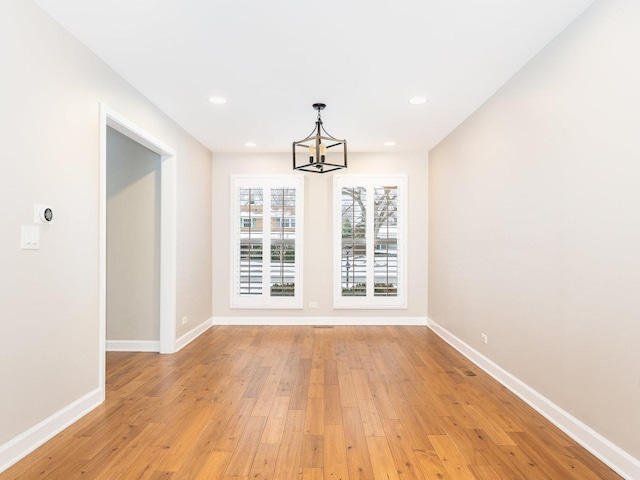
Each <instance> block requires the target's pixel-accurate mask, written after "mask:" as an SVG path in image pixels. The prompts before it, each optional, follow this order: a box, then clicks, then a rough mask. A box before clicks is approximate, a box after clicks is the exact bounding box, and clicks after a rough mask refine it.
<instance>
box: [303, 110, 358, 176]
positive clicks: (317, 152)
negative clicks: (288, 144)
mask: <svg viewBox="0 0 640 480" xmlns="http://www.w3.org/2000/svg"><path fill="white" fill-rule="evenodd" d="M325 107H326V105H325V104H324V103H314V104H313V108H314V109H315V110H317V111H318V119H317V120H316V126H315V128H314V129H313V130H312V131H311V134H310V135H309V136H308V137H307V138H305V139H304V140H300V141H298V142H293V169H294V170H302V171H304V172H314V173H327V172H333V171H334V170H340V169H341V168H347V141H346V140H339V139H337V138H335V137H332V136H331V135H329V134H328V133H327V131H326V130H325V129H324V126H323V125H322V118H320V111H322V110H324V108H325ZM323 140H324V142H323ZM301 149H302V150H301Z"/></svg>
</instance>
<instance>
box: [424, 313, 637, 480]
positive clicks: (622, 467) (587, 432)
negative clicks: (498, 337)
mask: <svg viewBox="0 0 640 480" xmlns="http://www.w3.org/2000/svg"><path fill="white" fill-rule="evenodd" d="M427 324H428V326H429V328H430V329H431V330H433V331H434V332H435V333H436V334H437V335H438V336H439V337H441V338H442V339H443V340H444V341H445V342H447V343H448V344H449V345H451V346H452V347H453V348H455V349H456V350H458V351H459V352H460V353H462V354H463V355H464V356H465V357H467V358H468V359H469V360H471V361H472V362H473V363H475V364H476V365H477V366H478V367H480V368H481V369H482V370H484V371H485V372H487V373H488V374H489V375H491V376H492V377H493V378H495V379H496V380H497V381H498V382H500V383H501V384H502V385H504V386H505V387H506V388H508V389H509V390H511V391H512V392H513V393H514V394H516V395H517V396H518V397H520V398H521V399H522V400H523V401H524V402H526V403H527V404H529V405H530V406H531V407H532V408H534V409H535V410H536V411H537V412H538V413H540V414H541V415H542V416H544V417H545V418H547V419H548V420H549V421H550V422H551V423H553V424H554V425H556V426H557V427H558V428H559V429H560V430H562V431H563V432H565V433H566V434H567V435H569V436H570V437H571V438H573V439H574V440H575V441H576V442H578V443H579V444H580V445H582V446H583V447H584V448H586V449H587V450H588V451H589V452H591V453H592V454H593V455H594V456H596V457H597V458H599V459H600V460H601V461H602V462H604V463H605V464H607V465H608V466H609V467H610V468H611V469H612V470H614V471H615V472H616V473H618V474H619V475H621V476H622V477H623V478H627V479H629V480H631V479H634V478H637V479H640V460H638V459H637V458H634V457H633V456H631V455H630V454H628V453H627V452H625V451H624V450H622V449H621V448H620V447H618V446H617V445H615V444H614V443H612V442H610V441H609V440H607V439H606V438H604V437H603V436H602V435H600V434H599V433H598V432H596V431H595V430H593V429H592V428H590V427H589V426H587V425H585V424H584V423H582V422H581V421H580V420H578V419H577V418H575V417H573V416H572V415H571V414H569V413H568V412H566V411H564V410H563V409H561V408H560V407H559V406H558V405H556V404H555V403H553V402H552V401H551V400H549V399H548V398H546V397H544V396H543V395H541V394H540V393H538V392H537V391H535V390H534V389H533V388H531V387H530V386H528V385H527V384H525V383H524V382H522V381H521V380H520V379H518V378H517V377H515V376H513V375H512V374H511V373H509V372H507V371H506V370H504V369H503V368H502V367H500V366H499V365H497V364H496V363H494V362H492V361H491V360H489V359H488V358H487V357H485V356H484V355H482V354H481V353H480V352H478V351H477V350H475V349H473V348H472V347H471V346H469V345H468V344H466V343H465V342H463V341H462V340H460V339H459V338H458V337H456V336H455V335H453V334H452V333H451V332H449V331H448V330H447V329H445V328H443V327H442V326H440V325H438V324H437V323H436V322H434V321H433V320H431V319H427Z"/></svg>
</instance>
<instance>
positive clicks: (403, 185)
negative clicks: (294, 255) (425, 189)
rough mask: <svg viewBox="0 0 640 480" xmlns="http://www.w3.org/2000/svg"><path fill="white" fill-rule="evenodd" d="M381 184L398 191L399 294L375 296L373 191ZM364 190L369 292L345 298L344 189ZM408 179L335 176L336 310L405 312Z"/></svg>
mask: <svg viewBox="0 0 640 480" xmlns="http://www.w3.org/2000/svg"><path fill="white" fill-rule="evenodd" d="M382 185H387V186H390V185H394V186H397V188H398V218H397V220H398V244H397V248H398V253H397V254H398V260H397V261H398V294H397V296H393V297H391V296H389V297H383V296H374V283H375V282H374V261H375V259H374V257H375V246H376V242H375V238H373V232H374V211H373V208H371V206H370V205H369V202H371V203H372V202H373V198H374V195H373V190H374V188H375V187H379V186H382ZM343 187H365V188H366V189H367V197H366V198H367V212H366V214H367V217H366V232H365V239H366V252H367V253H366V259H367V261H366V265H367V273H366V275H367V282H366V284H367V291H366V295H365V296H342V204H341V197H342V188H343ZM407 188H408V187H407V176H406V175H404V174H394V175H334V177H333V308H336V309H351V308H354V309H355V308H358V309H406V308H408V305H407V304H408V301H407V261H406V252H407V234H408V230H407V219H408V218H409V217H408V208H407V207H408V202H407Z"/></svg>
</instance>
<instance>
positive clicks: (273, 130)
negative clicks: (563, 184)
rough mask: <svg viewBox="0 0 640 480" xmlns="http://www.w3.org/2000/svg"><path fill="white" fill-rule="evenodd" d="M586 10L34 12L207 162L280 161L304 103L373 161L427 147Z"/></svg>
mask: <svg viewBox="0 0 640 480" xmlns="http://www.w3.org/2000/svg"><path fill="white" fill-rule="evenodd" d="M593 1H594V0H368V1H363V0H360V1H353V0H351V1H350V0H341V1H340V0H324V1H323V2H317V1H316V2H310V1H307V0H272V1H260V0H108V1H106V0H36V3H38V4H39V5H40V6H41V7H42V8H44V9H45V10H46V11H48V12H49V13H50V14H51V15H52V16H53V17H54V18H55V19H56V20H57V21H58V22H59V23H61V24H62V25H63V26H64V27H65V28H66V29H67V30H69V31H70V32H71V33H72V34H73V35H75V36H76V37H77V38H78V39H80V41H82V42H83V43H84V44H86V45H87V46H88V47H89V48H90V49H91V50H93V51H94V52H95V53H96V54H97V55H98V56H100V57H101V58H102V59H103V60H104V61H105V62H106V63H108V64H109V65H110V66H111V67H113V68H114V69H115V70H116V71H117V72H118V73H119V74H120V75H122V76H123V77H124V78H125V79H126V80H127V81H129V82H130V83H131V84H132V85H133V86H134V87H136V88H137V89H138V90H139V91H140V92H142V94H144V95H145V96H146V97H147V98H149V99H150V100H151V101H152V102H154V103H155V104H156V105H157V106H158V107H160V108H161V109H162V110H163V111H164V112H166V113H167V114H168V115H169V116H171V117H172V118H173V119H174V120H175V121H176V122H177V123H179V124H180V125H181V126H182V127H183V128H184V129H186V130H187V131H188V132H190V133H191V134H192V135H193V136H194V137H195V138H197V139H198V140H200V141H201V142H202V143H203V144H205V145H206V146H207V147H208V148H210V149H211V150H212V151H213V152H238V151H247V150H249V149H248V148H247V147H245V146H244V144H245V142H248V141H253V142H255V143H256V144H257V146H256V147H254V148H253V149H251V151H264V152H285V151H290V150H291V142H292V141H294V140H300V139H302V138H304V137H306V136H307V134H309V133H310V132H311V130H312V129H313V126H314V122H315V117H316V112H315V111H314V110H313V109H312V108H311V105H312V104H313V103H314V102H324V103H326V104H327V108H326V110H325V111H324V112H323V114H322V117H323V120H324V126H325V127H326V129H327V131H328V132H329V133H330V134H331V135H333V136H335V137H338V138H346V139H347V140H348V143H349V150H350V151H360V152H365V151H366V152H375V151H389V150H390V149H392V150H393V151H427V150H429V149H430V148H432V147H433V146H435V145H436V144H437V143H438V142H439V141H440V140H442V139H443V138H444V137H445V136H446V135H447V134H448V133H449V132H451V131H452V130H453V129H454V128H455V127H456V126H457V125H459V124H460V122H462V121H463V120H464V119H465V118H466V117H468V116H469V115H470V114H471V113H472V112H473V111H474V110H476V109H477V108H478V107H479V106H480V105H481V104H482V103H483V102H485V101H486V100H487V99H488V98H489V97H490V96H491V95H492V94H493V93H494V92H495V91H496V90H497V89H498V88H500V86H502V85H503V84H504V83H505V82H506V81H507V80H508V79H509V78H510V77H511V76H512V75H513V74H514V73H516V72H517V71H518V70H519V69H520V68H521V67H522V66H523V65H524V64H525V63H526V62H527V61H528V60H530V59H531V58H532V57H533V56H534V55H535V54H536V53H537V52H538V51H540V49H541V48H542V47H544V45H546V44H547V43H548V42H549V41H550V40H551V39H553V38H554V37H555V36H556V35H557V34H558V33H559V32H561V31H562V30H563V29H564V28H565V27H566V26H567V25H568V24H569V23H570V22H571V21H572V20H574V19H575V18H576V17H577V16H578V15H579V14H580V13H581V12H582V11H584V10H585V9H586V8H587V7H588V6H589V5H590V4H591V3H593ZM210 96H223V97H226V98H227V99H228V103H227V104H226V105H222V106H216V105H212V104H210V103H209V102H208V101H207V99H208V98H209V97H210ZM415 96H425V97H427V98H428V99H429V102H428V103H427V104H425V105H419V106H413V105H410V104H409V103H408V100H409V99H410V98H411V97H415ZM387 140H393V141H395V142H396V146H395V147H384V146H383V145H382V144H383V142H384V141H387Z"/></svg>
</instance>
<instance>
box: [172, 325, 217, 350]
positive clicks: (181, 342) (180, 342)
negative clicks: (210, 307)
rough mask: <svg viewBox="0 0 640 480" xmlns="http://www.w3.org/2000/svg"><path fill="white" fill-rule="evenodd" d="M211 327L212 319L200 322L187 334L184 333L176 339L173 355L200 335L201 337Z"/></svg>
mask: <svg viewBox="0 0 640 480" xmlns="http://www.w3.org/2000/svg"><path fill="white" fill-rule="evenodd" d="M212 325H213V318H210V319H209V320H206V321H204V322H202V323H201V324H200V325H198V326H197V327H196V328H194V329H193V330H190V331H189V332H187V333H185V334H184V335H183V336H181V337H180V338H178V339H177V340H176V346H175V349H174V353H175V352H177V351H178V350H181V349H182V348H184V347H185V346H187V345H189V344H190V343H191V342H193V341H194V340H195V339H196V338H198V337H199V336H200V335H202V334H203V333H204V332H206V331H207V330H208V329H210V328H211V326H212Z"/></svg>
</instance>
